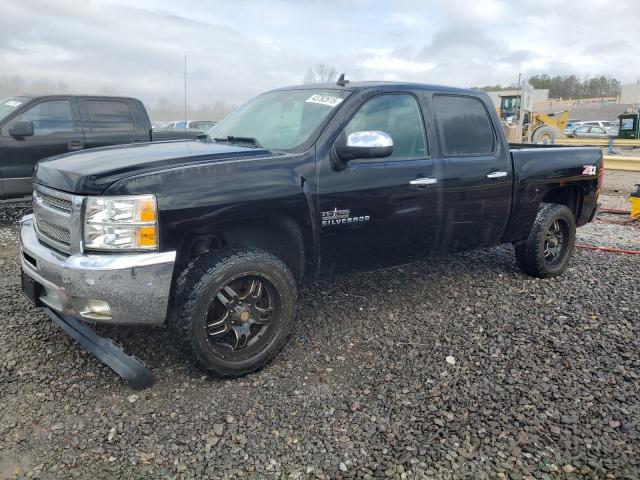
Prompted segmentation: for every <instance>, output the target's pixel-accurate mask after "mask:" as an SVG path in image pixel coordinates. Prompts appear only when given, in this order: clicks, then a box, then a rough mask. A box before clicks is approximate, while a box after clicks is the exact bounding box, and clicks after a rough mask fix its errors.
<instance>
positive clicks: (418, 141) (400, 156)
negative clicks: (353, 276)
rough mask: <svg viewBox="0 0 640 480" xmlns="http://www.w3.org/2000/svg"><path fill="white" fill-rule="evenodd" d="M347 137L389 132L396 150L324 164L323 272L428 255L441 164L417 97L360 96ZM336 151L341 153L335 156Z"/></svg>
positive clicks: (322, 160)
mask: <svg viewBox="0 0 640 480" xmlns="http://www.w3.org/2000/svg"><path fill="white" fill-rule="evenodd" d="M360 102H361V103H360V106H359V107H358V108H357V110H356V111H355V113H354V114H353V116H351V118H350V119H345V120H343V121H346V122H347V123H346V126H345V127H344V134H345V135H348V134H350V133H353V132H356V131H383V132H385V133H387V134H389V135H390V136H391V138H392V139H393V143H394V145H393V153H392V155H391V156H390V157H386V158H379V159H354V160H351V161H350V162H348V163H347V164H346V165H345V166H344V168H343V169H341V168H337V167H336V165H335V164H334V162H333V160H332V158H331V155H332V153H331V152H329V150H330V149H326V150H327V153H326V154H324V155H323V154H320V158H319V162H318V166H319V167H318V168H319V172H318V195H319V197H318V206H319V208H318V210H319V215H320V219H319V221H320V223H321V227H320V237H321V238H320V246H321V252H320V256H321V266H322V271H323V272H324V273H333V272H340V271H349V270H358V269H371V268H375V267H381V266H386V265H393V264H397V263H401V262H403V261H404V262H406V261H409V260H410V259H411V258H419V257H423V256H425V255H428V254H429V253H430V251H431V249H432V248H433V245H434V241H435V239H436V237H437V231H438V228H439V222H438V220H439V216H438V213H439V212H438V208H439V205H440V193H439V192H440V190H439V184H438V179H439V176H440V170H439V165H438V164H436V163H434V161H433V159H432V158H431V156H430V154H429V146H428V142H427V137H426V135H425V128H424V120H423V115H422V112H421V108H420V104H419V102H418V99H417V97H416V96H415V95H414V94H413V93H410V92H398V93H385V94H381V95H377V96H373V97H368V98H364V99H362V100H361V101H360ZM334 154H335V153H334Z"/></svg>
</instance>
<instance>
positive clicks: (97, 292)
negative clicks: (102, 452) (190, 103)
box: [20, 81, 604, 376]
mask: <svg viewBox="0 0 640 480" xmlns="http://www.w3.org/2000/svg"><path fill="white" fill-rule="evenodd" d="M257 119H259V121H257ZM602 158H603V157H602V150H601V149H599V148H585V147H578V148H571V147H568V148H558V147H543V146H540V145H538V146H536V147H535V148H527V147H525V146H522V145H514V146H509V144H508V143H507V140H506V138H505V136H504V133H503V130H502V128H501V126H500V119H499V118H498V116H497V114H496V111H495V109H494V108H493V105H492V102H491V99H490V98H489V96H488V95H487V94H486V93H484V92H479V91H477V90H464V89H458V88H446V87H438V86H430V85H419V84H405V83H387V82H383V83H379V82H365V83H352V84H348V85H345V84H344V82H341V81H339V82H338V84H337V85H319V86H308V85H307V86H300V87H289V88H284V89H280V90H274V91H271V92H268V93H265V94H263V95H260V96H258V97H257V98H255V99H253V100H251V101H250V102H249V103H247V104H246V105H245V106H244V107H242V108H240V109H238V110H237V111H236V112H234V113H233V114H231V115H230V116H228V117H227V118H225V119H224V120H223V121H221V122H220V123H219V124H217V125H216V126H215V127H213V128H212V129H211V130H209V131H208V135H207V137H206V138H203V139H201V140H195V141H187V142H165V143H147V144H141V145H130V146H127V147H110V148H104V149H99V150H90V151H87V152H78V153H75V154H72V155H63V156H60V157H54V158H50V159H47V160H45V161H42V162H40V163H39V164H38V167H37V170H36V173H35V185H36V190H35V205H34V214H33V215H29V216H26V217H24V218H23V219H22V222H21V225H20V237H21V245H22V256H21V261H22V272H23V285H24V286H23V291H24V294H25V296H26V297H27V298H29V299H30V300H31V301H32V302H34V303H35V305H37V306H40V307H44V308H46V309H47V313H48V314H49V315H53V318H55V319H57V320H56V322H69V321H75V322H76V323H77V322H78V320H80V321H89V322H104V323H109V324H116V325H124V324H127V325H142V324H151V325H160V324H164V323H167V324H168V325H169V327H170V328H171V329H172V332H173V334H172V335H173V336H174V337H175V339H176V340H177V341H178V342H179V343H180V344H181V345H182V346H183V347H184V348H185V350H186V351H187V352H190V353H191V354H192V355H193V357H194V359H195V360H196V361H197V362H198V363H199V364H200V365H201V366H202V367H203V368H205V369H206V370H209V371H211V372H213V373H215V374H218V375H223V376H238V375H243V374H246V373H248V372H251V371H254V370H256V369H258V368H260V367H262V366H264V365H265V364H267V363H268V362H269V361H270V360H271V359H272V358H273V357H274V356H275V355H276V354H277V353H278V352H279V351H280V349H281V348H282V346H283V345H284V343H285V342H286V340H287V338H288V337H289V334H290V333H291V332H292V329H293V325H294V322H295V312H296V302H297V288H298V285H299V284H301V283H305V282H310V281H313V280H314V279H316V278H317V277H318V276H323V275H334V274H336V273H338V272H346V271H353V270H371V269H374V268H378V267H383V266H389V265H397V264H400V263H406V262H409V261H413V260H416V259H425V258H429V257H430V256H435V255H445V254H448V253H451V252H456V251H464V250H469V249H477V248H480V247H490V246H493V245H498V244H504V243H511V244H514V245H515V255H516V260H517V264H518V265H519V267H520V269H521V270H522V271H523V272H524V273H526V274H528V275H532V276H535V277H541V278H545V277H554V276H557V275H560V274H562V273H563V272H564V271H565V269H566V268H567V265H568V263H569V260H570V258H571V255H572V253H573V250H574V243H575V232H576V230H575V229H576V226H581V225H585V224H586V223H587V222H589V221H591V220H592V219H593V216H594V214H595V211H596V203H597V200H598V195H599V192H600V187H601V184H602V178H603V173H604V170H603V167H602V165H603V164H602ZM480 207H481V208H480ZM483 254H484V253H483V252H481V251H480V252H478V255H483ZM445 293H446V292H443V294H445ZM416 295H419V292H416ZM418 303H419V302H418ZM70 328H71V327H70ZM102 340H104V339H102ZM82 341H83V342H84V343H83V344H84V345H89V346H91V345H93V347H91V348H94V347H95V348H98V347H96V345H97V344H96V343H95V340H92V338H90V337H89V336H86V335H85V336H84V337H83V339H82ZM92 342H93V343H92Z"/></svg>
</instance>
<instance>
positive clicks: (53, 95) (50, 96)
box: [11, 93, 138, 101]
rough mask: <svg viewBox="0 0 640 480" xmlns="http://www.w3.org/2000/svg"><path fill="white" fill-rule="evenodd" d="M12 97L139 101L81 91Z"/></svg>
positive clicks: (131, 98)
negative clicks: (81, 92)
mask: <svg viewBox="0 0 640 480" xmlns="http://www.w3.org/2000/svg"><path fill="white" fill-rule="evenodd" d="M11 96H12V97H21V98H27V99H29V100H33V99H36V98H38V99H42V98H59V97H89V98H100V99H101V98H104V99H119V100H136V101H138V99H137V98H134V97H124V96H121V95H91V94H80V93H52V94H47V95H34V94H28V93H27V94H18V95H11Z"/></svg>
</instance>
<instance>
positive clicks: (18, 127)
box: [9, 120, 33, 138]
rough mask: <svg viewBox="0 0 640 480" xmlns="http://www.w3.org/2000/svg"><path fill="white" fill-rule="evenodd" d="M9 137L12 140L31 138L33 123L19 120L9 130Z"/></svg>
mask: <svg viewBox="0 0 640 480" xmlns="http://www.w3.org/2000/svg"><path fill="white" fill-rule="evenodd" d="M9 135H11V136H12V137H14V138H24V137H31V136H33V122H32V121H30V120H29V121H24V120H20V121H18V122H16V123H14V124H13V126H12V127H11V128H10V129H9Z"/></svg>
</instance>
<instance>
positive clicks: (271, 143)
mask: <svg viewBox="0 0 640 480" xmlns="http://www.w3.org/2000/svg"><path fill="white" fill-rule="evenodd" d="M349 93H350V92H345V91H343V90H332V89H322V90H321V89H309V90H281V91H276V92H268V93H265V94H262V95H260V96H258V97H256V98H254V99H253V100H250V101H249V102H248V103H246V104H244V105H243V106H242V107H240V108H239V109H238V110H236V111H235V112H233V113H232V114H231V115H229V116H228V117H227V118H225V119H224V120H222V121H221V122H220V123H218V124H216V125H215V126H213V127H212V128H210V129H209V130H208V131H207V134H208V135H209V137H210V138H212V139H216V141H224V139H226V138H229V137H240V138H245V139H246V138H253V139H255V140H256V142H257V145H260V146H262V147H264V148H268V149H270V150H294V149H296V148H298V147H300V146H301V145H303V144H304V143H306V142H307V141H308V140H309V139H310V138H311V135H312V134H313V133H314V132H315V131H316V130H317V129H318V128H319V127H320V126H321V125H322V123H323V121H324V120H325V119H326V118H327V116H328V115H329V113H330V112H332V111H333V110H334V109H335V108H337V107H338V105H340V103H342V101H343V100H344V99H345V98H347V96H348V95H349ZM229 140H230V141H232V140H233V138H230V139H229Z"/></svg>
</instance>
